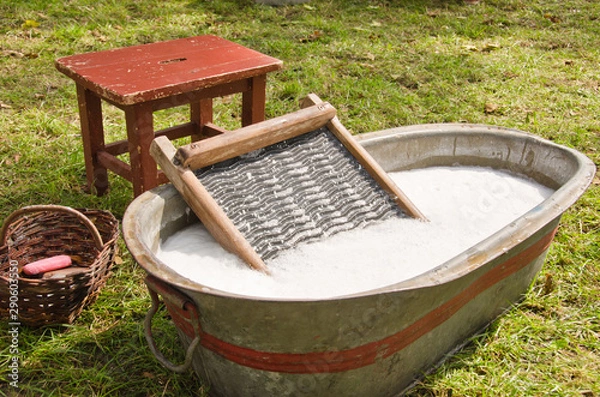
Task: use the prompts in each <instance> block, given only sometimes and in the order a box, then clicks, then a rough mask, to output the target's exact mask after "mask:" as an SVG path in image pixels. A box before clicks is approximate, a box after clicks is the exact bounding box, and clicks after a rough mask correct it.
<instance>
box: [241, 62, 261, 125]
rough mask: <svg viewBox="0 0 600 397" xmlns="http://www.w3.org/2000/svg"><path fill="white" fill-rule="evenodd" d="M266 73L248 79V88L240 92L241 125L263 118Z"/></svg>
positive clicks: (256, 121)
mask: <svg viewBox="0 0 600 397" xmlns="http://www.w3.org/2000/svg"><path fill="white" fill-rule="evenodd" d="M266 88H267V75H265V74H263V75H261V76H256V77H253V78H252V79H250V90H249V91H245V92H244V93H242V126H247V125H250V124H254V123H258V122H259V121H263V120H264V119H265V101H266Z"/></svg>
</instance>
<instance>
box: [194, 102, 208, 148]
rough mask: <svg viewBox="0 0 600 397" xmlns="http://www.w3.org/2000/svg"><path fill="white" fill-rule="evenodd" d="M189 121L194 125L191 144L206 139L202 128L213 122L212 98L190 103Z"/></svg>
mask: <svg viewBox="0 0 600 397" xmlns="http://www.w3.org/2000/svg"><path fill="white" fill-rule="evenodd" d="M190 116H191V117H190V119H191V121H192V123H194V124H195V128H194V130H195V131H194V133H193V134H192V142H196V141H199V140H201V139H204V138H206V136H205V135H204V133H203V131H202V130H203V127H204V126H205V125H206V124H207V123H212V121H213V100H212V98H206V99H201V100H199V101H198V102H192V103H190Z"/></svg>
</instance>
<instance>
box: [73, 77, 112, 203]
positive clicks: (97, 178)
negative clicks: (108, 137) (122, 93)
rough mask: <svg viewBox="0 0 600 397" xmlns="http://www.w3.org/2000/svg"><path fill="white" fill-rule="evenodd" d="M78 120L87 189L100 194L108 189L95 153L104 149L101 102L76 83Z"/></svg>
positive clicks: (103, 168) (106, 180)
mask: <svg viewBox="0 0 600 397" xmlns="http://www.w3.org/2000/svg"><path fill="white" fill-rule="evenodd" d="M77 101H78V104H79V121H80V123H81V138H82V140H83V156H84V158H85V173H86V178H87V187H88V190H89V191H90V192H92V193H96V194H97V195H98V196H102V195H103V194H104V193H106V191H107V190H108V173H107V171H106V168H105V167H102V166H100V164H98V157H97V153H98V152H99V151H103V150H104V128H103V126H102V103H101V100H100V98H99V97H98V96H96V95H95V94H94V93H93V92H91V91H90V90H87V89H85V88H84V87H82V86H81V85H79V84H77Z"/></svg>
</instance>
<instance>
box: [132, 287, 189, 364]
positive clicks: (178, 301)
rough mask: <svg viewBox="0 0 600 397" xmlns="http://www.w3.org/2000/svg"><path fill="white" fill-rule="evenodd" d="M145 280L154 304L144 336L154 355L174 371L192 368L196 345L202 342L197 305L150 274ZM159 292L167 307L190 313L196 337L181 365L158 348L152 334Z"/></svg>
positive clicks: (145, 322)
mask: <svg viewBox="0 0 600 397" xmlns="http://www.w3.org/2000/svg"><path fill="white" fill-rule="evenodd" d="M144 281H145V282H146V286H147V287H148V291H149V292H150V297H151V298H152V306H151V307H150V310H148V313H147V314H146V318H145V319H144V336H145V337H146V342H147V343H148V347H149V348H150V351H151V352H152V354H154V357H156V359H157V360H158V361H159V362H160V363H161V364H162V365H163V366H164V367H166V368H168V369H170V370H171V371H173V372H177V373H183V372H185V371H187V370H188V369H189V368H190V365H191V364H192V358H193V354H194V350H196V347H197V346H198V344H199V343H200V335H201V333H200V322H199V320H198V310H197V309H196V305H195V304H194V303H193V302H192V301H191V300H190V299H189V298H187V297H186V296H185V295H183V294H181V293H180V292H178V291H176V290H174V289H173V288H171V287H169V286H167V285H166V284H164V283H163V282H161V281H160V280H158V279H157V278H155V277H152V276H148V277H146V279H145V280H144ZM159 294H161V295H162V297H163V300H164V302H165V305H166V306H167V309H175V310H177V311H178V312H180V311H181V312H184V313H188V314H189V319H190V322H191V325H192V328H193V333H194V339H193V340H192V342H191V343H190V345H189V346H188V348H187V351H186V353H185V361H184V362H183V364H180V365H175V364H173V363H172V362H171V361H170V360H168V359H167V358H166V357H165V356H164V355H163V354H162V353H161V352H160V351H159V350H158V347H157V346H156V342H155V341H154V337H153V336H152V318H153V317H154V315H155V314H156V312H157V311H158V308H159V306H160V299H159V297H158V295H159Z"/></svg>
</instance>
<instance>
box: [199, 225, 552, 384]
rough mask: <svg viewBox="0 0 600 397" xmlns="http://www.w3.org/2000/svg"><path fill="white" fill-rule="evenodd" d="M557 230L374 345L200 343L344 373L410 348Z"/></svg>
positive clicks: (289, 365)
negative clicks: (276, 347) (295, 347)
mask: <svg viewBox="0 0 600 397" xmlns="http://www.w3.org/2000/svg"><path fill="white" fill-rule="evenodd" d="M556 230H557V229H554V230H553V231H552V232H550V233H548V234H547V235H546V236H544V237H542V238H541V239H540V240H539V241H537V242H536V243H535V244H533V245H532V246H530V247H529V248H527V249H526V250H524V251H522V252H521V253H519V254H518V255H516V256H514V257H512V258H509V259H508V260H506V261H505V262H504V263H502V264H500V265H498V266H496V267H494V268H493V269H492V270H490V271H489V272H487V273H485V274H484V275H482V276H481V277H480V278H478V279H477V280H475V281H474V282H473V283H472V284H471V285H470V286H469V287H467V288H466V289H465V290H463V291H461V292H460V293H459V294H458V295H456V296H455V297H454V298H452V299H451V300H449V301H448V302H446V303H444V304H442V305H441V306H439V307H438V308H436V309H434V310H432V311H431V312H429V313H427V314H426V315H425V316H423V317H421V318H420V319H419V320H417V321H416V322H414V323H413V324H411V325H410V326H408V327H407V328H405V329H403V330H402V331H400V332H398V333H396V334H393V335H391V336H388V337H386V338H384V339H381V340H378V341H375V342H371V343H367V344H365V345H362V346H358V347H355V348H352V349H347V350H342V351H329V352H312V353H301V354H292V353H272V352H264V351H258V350H253V349H249V348H246V347H241V346H237V345H233V344H230V343H228V342H225V341H222V340H220V339H218V338H215V337H214V336H212V335H209V334H206V333H204V332H202V336H201V344H202V346H203V347H205V348H207V349H209V350H212V351H213V352H215V353H216V354H218V355H220V356H222V357H224V358H225V359H227V360H229V361H232V362H235V363H237V364H240V365H243V366H246V367H251V368H255V369H260V370H265V371H275V372H284V373H297V374H304V373H332V372H343V371H348V370H351V369H356V368H361V367H364V366H367V365H370V364H373V363H375V361H376V360H378V359H382V358H386V357H389V356H390V355H392V354H394V353H396V352H398V351H400V350H402V349H404V348H405V347H407V346H409V345H410V344H412V343H413V342H415V341H416V340H418V339H419V338H421V337H422V336H423V335H425V334H427V333H428V332H430V331H431V330H433V329H434V328H435V327H437V326H439V325H440V324H442V323H443V322H444V321H446V320H447V319H449V318H450V317H451V316H452V315H454V314H455V313H456V312H457V311H458V310H460V309H461V308H462V307H463V306H465V305H466V304H467V303H468V302H470V301H471V300H472V299H473V298H475V297H476V296H477V295H479V294H481V293H482V292H484V291H485V290H486V289H488V288H490V287H491V286H493V285H494V284H496V283H498V282H499V281H501V280H503V279H504V278H506V277H508V276H510V275H511V274H513V273H516V272H517V271H518V270H520V269H522V268H524V267H525V266H526V265H528V264H529V263H531V262H532V261H533V260H534V259H535V258H536V257H538V256H539V255H540V254H541V253H542V252H544V251H545V250H546V249H547V248H548V247H549V246H550V243H551V242H552V239H553V238H554V234H555V233H556Z"/></svg>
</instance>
